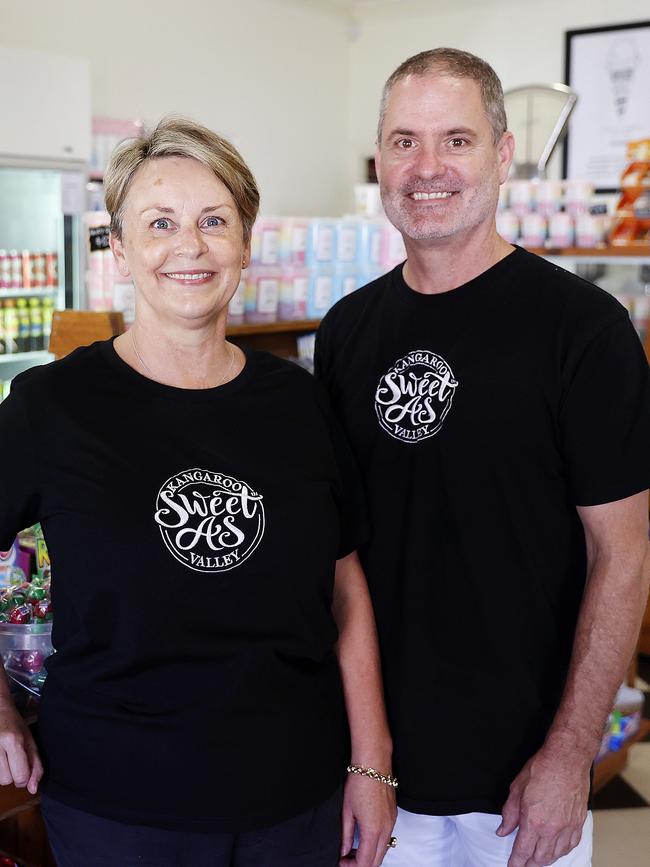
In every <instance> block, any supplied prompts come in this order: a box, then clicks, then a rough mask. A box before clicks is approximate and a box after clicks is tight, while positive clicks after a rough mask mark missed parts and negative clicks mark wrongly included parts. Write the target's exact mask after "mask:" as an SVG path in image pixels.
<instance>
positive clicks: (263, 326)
mask: <svg viewBox="0 0 650 867" xmlns="http://www.w3.org/2000/svg"><path fill="white" fill-rule="evenodd" d="M319 325H320V319H299V320H287V321H286V322H281V321H279V322H255V323H254V322H244V323H242V324H241V325H228V326H227V328H226V334H228V335H232V336H233V337H243V336H245V335H247V334H274V333H277V332H285V333H287V332H295V331H316V329H317V328H318V326H319Z"/></svg>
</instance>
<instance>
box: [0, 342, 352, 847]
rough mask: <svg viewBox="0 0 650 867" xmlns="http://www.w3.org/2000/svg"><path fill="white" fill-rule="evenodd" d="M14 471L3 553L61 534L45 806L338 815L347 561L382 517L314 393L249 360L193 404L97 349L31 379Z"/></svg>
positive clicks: (172, 813) (42, 728)
mask: <svg viewBox="0 0 650 867" xmlns="http://www.w3.org/2000/svg"><path fill="white" fill-rule="evenodd" d="M0 453H1V454H2V459H3V463H2V492H1V496H0V548H3V547H8V546H9V545H10V543H11V541H12V538H13V536H14V534H15V533H16V532H17V531H18V530H19V529H20V528H22V527H25V526H28V525H30V524H33V523H34V522H36V521H40V522H41V523H42V525H43V530H44V534H45V538H46V541H47V545H48V549H49V552H50V556H51V562H52V571H53V603H54V610H55V618H54V631H53V641H54V645H55V647H56V648H57V653H56V654H55V655H54V656H53V657H51V659H50V660H48V663H47V668H48V678H47V681H46V684H45V688H44V693H43V697H42V703H41V709H40V716H39V737H40V747H41V750H42V754H43V758H44V762H45V768H46V774H45V779H44V783H43V789H44V791H45V792H46V793H47V794H49V795H50V796H52V797H54V798H57V799H59V800H61V801H64V802H65V803H67V804H69V805H71V806H73V807H77V808H79V809H82V810H87V811H90V812H94V813H97V814H99V815H103V816H106V817H109V818H113V819H117V820H121V821H126V822H129V823H137V824H147V825H154V826H163V827H176V828H185V829H201V828H205V829H210V830H213V829H216V830H219V829H223V830H230V831H236V830H239V829H248V828H256V827H262V826H264V825H271V824H274V823H276V822H279V821H282V820H283V819H285V818H288V817H290V816H294V815H298V814H300V813H301V812H303V811H304V810H307V809H309V808H310V807H312V806H314V805H316V804H317V803H319V802H320V801H323V800H325V798H327V797H328V796H329V795H330V794H331V793H332V792H333V791H334V790H335V789H336V788H337V786H339V785H340V784H341V782H342V779H343V778H344V776H345V766H346V762H347V761H348V759H349V747H348V735H347V727H346V721H345V711H344V706H343V700H342V690H341V685H340V679H339V672H338V666H337V662H336V658H335V655H334V652H333V645H334V644H335V642H336V639H337V630H336V625H335V623H334V620H333V618H332V614H331V602H332V593H333V576H334V564H335V560H336V559H337V558H338V557H341V556H343V555H345V554H348V553H349V552H350V551H352V550H354V549H355V548H356V547H357V546H358V544H359V543H360V542H361V541H363V539H364V535H363V534H364V533H365V519H364V517H363V507H362V504H361V498H360V496H359V491H360V483H359V482H358V479H357V476H356V475H355V472H356V471H355V469H354V466H353V461H352V458H351V456H350V455H349V452H347V451H346V449H345V447H344V444H343V443H342V442H341V435H340V434H337V428H336V424H335V423H334V422H333V420H332V418H331V415H330V413H329V410H328V408H327V400H326V398H325V395H324V393H323V392H322V387H321V386H319V385H318V383H316V382H315V381H314V379H313V377H311V376H310V375H309V374H308V373H306V372H305V371H303V370H301V369H300V368H298V367H297V366H295V365H293V364H291V363H290V362H287V361H283V360H281V359H278V358H275V357H273V356H271V355H268V354H266V353H249V354H248V356H247V361H246V365H245V367H244V369H243V371H242V373H241V374H240V375H239V376H238V377H236V378H235V379H234V380H233V381H232V382H229V383H227V384H226V385H223V386H220V387H218V388H212V389H205V390H185V389H177V388H172V387H169V386H165V385H160V384H158V383H156V382H153V381H151V380H149V379H146V378H144V377H142V376H140V375H139V374H138V373H136V372H135V371H134V370H132V369H131V368H130V367H129V366H128V365H127V364H125V363H124V362H123V361H122V360H121V359H120V358H119V356H118V355H117V354H116V352H115V350H114V348H113V345H112V342H106V343H96V344H93V345H92V346H90V347H86V348H83V349H80V350H77V351H76V352H74V353H73V354H72V355H70V356H68V357H67V358H65V359H63V360H62V361H59V362H54V363H53V364H51V365H47V366H45V367H43V368H39V369H33V370H30V371H27V372H26V373H24V374H22V375H21V376H19V377H17V378H16V379H15V380H14V384H13V388H12V393H11V395H10V396H9V398H8V399H7V400H6V401H5V402H3V403H2V405H0ZM351 464H352V466H351Z"/></svg>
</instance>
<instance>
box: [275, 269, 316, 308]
mask: <svg viewBox="0 0 650 867" xmlns="http://www.w3.org/2000/svg"><path fill="white" fill-rule="evenodd" d="M308 295H309V271H308V270H307V269H306V268H285V269H284V270H283V271H282V281H281V286H280V303H279V304H278V319H280V320H298V319H306V318H307V297H308Z"/></svg>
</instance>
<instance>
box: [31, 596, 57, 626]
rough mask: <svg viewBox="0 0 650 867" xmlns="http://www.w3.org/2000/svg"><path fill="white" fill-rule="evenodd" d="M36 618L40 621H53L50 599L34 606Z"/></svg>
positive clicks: (42, 600)
mask: <svg viewBox="0 0 650 867" xmlns="http://www.w3.org/2000/svg"><path fill="white" fill-rule="evenodd" d="M34 616H35V617H36V618H37V619H38V620H44V621H46V622H47V621H49V620H52V616H53V615H52V601H51V600H50V599H41V600H40V601H39V602H37V603H36V604H35V605H34Z"/></svg>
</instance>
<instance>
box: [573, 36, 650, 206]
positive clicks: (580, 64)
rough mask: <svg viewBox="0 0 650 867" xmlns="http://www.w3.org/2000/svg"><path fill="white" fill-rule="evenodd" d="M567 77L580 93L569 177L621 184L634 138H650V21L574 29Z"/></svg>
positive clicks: (602, 187)
mask: <svg viewBox="0 0 650 867" xmlns="http://www.w3.org/2000/svg"><path fill="white" fill-rule="evenodd" d="M565 51H566V54H565V64H566V68H565V81H566V83H567V84H568V85H569V87H571V89H572V90H574V91H575V92H576V93H577V95H578V102H577V104H576V107H575V109H574V111H573V114H572V116H571V118H570V121H569V132H568V136H567V138H566V141H565V145H564V177H565V178H576V179H580V180H586V181H591V182H592V183H593V184H594V186H595V187H596V188H597V190H598V191H599V192H613V191H616V190H618V189H619V187H620V177H621V172H622V171H623V169H624V168H625V165H626V146H627V143H628V142H629V141H635V140H638V139H642V138H650V21H638V22H632V23H630V24H616V25H611V26H608V27H593V28H590V29H588V30H569V31H568V32H567V33H566V47H565Z"/></svg>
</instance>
